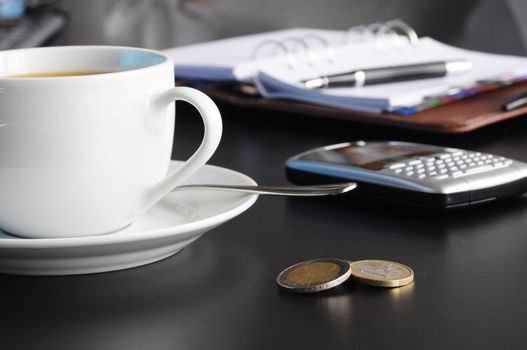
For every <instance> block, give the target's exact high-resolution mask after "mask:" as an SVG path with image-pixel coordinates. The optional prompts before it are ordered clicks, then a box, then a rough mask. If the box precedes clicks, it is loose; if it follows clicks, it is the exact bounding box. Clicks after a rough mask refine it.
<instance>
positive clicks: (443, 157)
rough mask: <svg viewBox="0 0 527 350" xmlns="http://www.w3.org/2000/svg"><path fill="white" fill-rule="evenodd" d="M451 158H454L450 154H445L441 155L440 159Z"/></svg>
mask: <svg viewBox="0 0 527 350" xmlns="http://www.w3.org/2000/svg"><path fill="white" fill-rule="evenodd" d="M450 157H452V155H451V154H450V153H443V154H440V155H439V159H448V158H450Z"/></svg>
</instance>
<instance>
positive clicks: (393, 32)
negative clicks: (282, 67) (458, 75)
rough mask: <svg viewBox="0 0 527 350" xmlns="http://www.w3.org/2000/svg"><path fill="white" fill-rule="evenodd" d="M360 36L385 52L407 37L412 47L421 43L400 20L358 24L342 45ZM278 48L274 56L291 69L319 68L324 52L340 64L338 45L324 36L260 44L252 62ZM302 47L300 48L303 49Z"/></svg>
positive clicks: (267, 41) (347, 32) (266, 41)
mask: <svg viewBox="0 0 527 350" xmlns="http://www.w3.org/2000/svg"><path fill="white" fill-rule="evenodd" d="M357 35H358V39H359V40H360V41H361V42H364V41H371V42H373V44H374V45H375V47H376V48H377V49H378V50H384V49H386V47H387V46H388V43H390V44H391V45H392V46H395V47H401V46H402V45H403V42H402V40H403V39H402V38H401V37H404V38H406V40H408V42H409V43H410V45H411V46H416V45H417V44H418V43H419V37H418V35H417V33H416V31H415V30H414V29H413V28H412V27H411V26H409V25H408V24H406V23H405V22H404V21H402V20H400V19H394V20H390V21H387V22H376V23H371V24H368V25H358V26H354V27H351V28H349V29H348V30H347V31H346V32H345V33H344V40H343V43H342V45H344V46H346V45H351V44H352V42H354V41H356V40H353V37H356V36H357ZM268 46H274V47H276V48H278V49H279V51H280V52H279V53H274V54H273V55H271V57H273V56H277V55H284V56H285V57H286V63H287V66H288V67H289V69H296V68H298V66H299V65H301V61H304V62H307V63H308V65H309V66H312V67H315V66H317V65H320V64H322V63H321V62H320V61H319V60H318V57H319V56H320V54H321V53H322V54H323V55H324V56H326V60H325V61H326V63H328V64H334V63H335V62H336V59H337V57H336V53H335V50H334V45H331V44H330V43H329V41H328V40H327V39H326V38H324V37H323V36H321V35H319V34H317V33H314V32H313V33H306V34H304V35H302V36H287V37H283V38H281V39H270V40H264V41H262V42H260V43H259V44H258V45H256V46H255V47H254V49H253V51H252V54H251V59H252V60H253V61H254V60H257V59H260V58H264V57H268V55H265V56H263V55H261V53H262V50H263V49H264V48H265V47H268ZM299 48H300V49H299Z"/></svg>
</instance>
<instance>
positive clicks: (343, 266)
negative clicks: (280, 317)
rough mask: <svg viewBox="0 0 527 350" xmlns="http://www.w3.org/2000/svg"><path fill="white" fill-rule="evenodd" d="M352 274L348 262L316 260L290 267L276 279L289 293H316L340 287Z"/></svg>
mask: <svg viewBox="0 0 527 350" xmlns="http://www.w3.org/2000/svg"><path fill="white" fill-rule="evenodd" d="M350 274H351V271H350V265H349V262H347V261H346V260H340V259H315V260H309V261H304V262H301V263H298V264H296V265H293V266H291V267H288V268H287V269H285V270H284V271H282V272H280V274H279V275H278V276H277V277H276V283H278V285H279V286H280V288H282V289H283V290H286V291H288V292H292V293H315V292H320V291H323V290H327V289H330V288H333V287H336V286H338V285H339V284H341V283H342V282H344V281H346V280H347V279H348V278H349V276H350Z"/></svg>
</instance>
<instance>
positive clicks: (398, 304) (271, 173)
mask: <svg viewBox="0 0 527 350" xmlns="http://www.w3.org/2000/svg"><path fill="white" fill-rule="evenodd" d="M220 109H221V110H222V113H223V116H224V133H223V138H222V142H221V145H220V147H219V148H218V150H217V152H216V154H215V155H214V157H213V158H212V159H211V161H210V163H211V164H215V165H219V166H223V167H227V168H231V169H234V170H237V171H240V172H242V173H244V174H247V175H249V176H251V177H252V178H253V179H255V180H256V181H257V182H258V183H261V184H269V185H271V184H287V183H288V182H287V179H286V177H285V173H284V168H283V165H284V161H285V160H286V159H287V158H288V157H289V156H291V155H294V154H297V153H299V152H301V151H303V150H307V149H310V148H314V147H318V146H323V145H328V144H333V143H339V142H345V141H353V140H359V139H362V140H374V139H393V140H403V141H415V142H423V143H431V144H438V145H445V146H452V147H460V148H467V149H473V150H478V151H484V152H489V153H494V154H498V155H503V156H508V157H511V158H515V159H518V160H522V161H526V162H527V153H526V152H525V150H527V137H526V136H525V135H526V134H527V119H522V118H519V119H517V120H513V121H508V122H504V123H501V124H499V125H495V126H492V127H487V128H485V129H482V130H478V131H475V132H472V133H469V134H461V135H441V134H430V133H425V132H416V131H408V130H402V129H396V128H382V127H379V126H368V125H364V124H356V123H346V122H342V121H327V120H325V121H322V120H319V119H315V118H309V117H303V116H300V115H290V114H286V113H284V114H276V113H275V114H270V113H266V112H262V111H254V110H244V109H237V108H232V107H228V106H220ZM176 124H177V130H176V133H175V146H174V153H173V157H174V158H175V159H184V158H186V157H188V155H189V154H191V152H192V151H193V149H195V148H196V146H197V145H198V140H199V139H200V137H201V133H202V126H201V123H200V122H199V120H198V118H197V117H196V114H195V112H194V111H193V110H192V109H190V108H188V107H186V106H184V105H181V106H180V105H179V104H178V116H177V123H176ZM526 226H527V197H523V196H522V197H519V198H516V199H513V200H509V201H503V202H498V203H494V204H493V205H488V206H483V207H478V208H473V209H470V210H463V211H454V212H446V213H438V212H423V211H417V210H413V209H410V208H402V207H394V206H392V205H388V204H384V203H379V202H368V201H366V200H363V199H358V198H356V197H354V196H353V193H349V194H347V195H345V196H341V197H333V198H309V199H299V198H284V197H263V196H262V197H260V198H259V199H258V201H257V202H256V204H255V205H254V206H253V207H251V208H250V209H249V210H248V211H246V212H245V213H243V214H242V215H240V216H238V217H236V218H235V219H233V220H231V221H229V222H227V223H225V224H224V225H222V226H220V227H218V228H215V229H214V230H212V231H210V232H208V233H207V234H205V235H204V236H202V237H201V238H200V239H199V240H197V241H195V242H194V243H192V244H191V245H189V246H188V247H186V248H185V249H183V250H182V251H181V252H179V253H178V254H176V255H174V256H172V257H170V258H167V259H165V260H162V261H160V262H157V263H153V264H150V265H147V266H143V267H138V268H133V269H128V270H123V271H117V272H109V273H100V274H91V275H81V276H59V277H31V276H9V275H0V348H2V349H91V350H93V349H115V350H117V349H126V350H132V349H285V348H288V349H383V348H394V349H413V348H415V349H445V348H452V349H459V348H465V349H472V348H474V349H475V348H485V349H496V348H499V349H509V348H510V349H512V348H518V349H523V348H525V344H526V343H527V292H526V291H527V272H526V270H525V267H526V265H527V264H526V263H527V232H526V231H527V228H526ZM324 257H335V258H344V259H350V260H356V259H364V258H379V259H387V260H393V261H398V262H402V263H404V264H407V265H409V266H411V267H412V268H413V269H414V271H415V283H414V284H412V285H409V286H405V287H402V288H396V289H380V288H374V287H365V286H360V285H356V284H353V283H345V284H344V285H342V286H340V287H338V288H336V289H334V290H331V291H327V292H324V293H319V294H314V295H291V294H287V293H283V292H280V291H279V290H278V288H277V286H276V284H275V278H276V275H277V274H278V273H279V272H280V271H281V270H282V269H284V268H285V267H287V266H290V265H292V264H294V263H297V262H300V261H303V260H308V259H314V258H324Z"/></svg>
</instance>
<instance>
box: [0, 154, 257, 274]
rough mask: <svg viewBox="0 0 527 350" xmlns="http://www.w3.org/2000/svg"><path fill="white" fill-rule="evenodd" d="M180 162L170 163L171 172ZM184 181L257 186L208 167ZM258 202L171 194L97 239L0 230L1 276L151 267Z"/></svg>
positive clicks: (208, 193)
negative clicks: (35, 235)
mask: <svg viewBox="0 0 527 350" xmlns="http://www.w3.org/2000/svg"><path fill="white" fill-rule="evenodd" d="M181 163H182V162H179V161H172V162H171V164H170V166H171V170H173V169H175V168H177V167H178V166H179V165H180V164H181ZM186 183H196V184H197V183H218V184H221V183H224V184H240V185H255V184H256V183H255V182H254V181H253V180H252V179H251V178H250V177H248V176H246V175H243V174H241V173H238V172H236V171H233V170H229V169H225V168H220V167H217V166H211V165H205V166H204V167H202V168H201V169H200V170H199V171H198V172H197V173H196V174H195V175H193V176H192V178H191V179H189V180H188V181H187V182H186ZM257 198H258V195H255V194H243V193H234V192H226V191H214V190H182V191H179V192H178V191H175V192H171V193H170V194H168V195H167V196H166V197H165V198H164V199H162V200H161V201H159V202H158V203H157V204H156V205H154V206H153V207H152V208H150V209H149V210H148V211H147V212H146V213H145V214H143V215H142V216H140V217H139V218H138V219H137V220H136V221H135V222H134V223H133V224H132V225H130V226H129V227H127V228H126V229H124V230H122V231H119V232H116V233H112V234H107V235H101V236H89V237H72V238H49V239H40V238H39V239H27V238H18V237H13V236H10V235H8V234H6V233H4V232H2V231H0V273H9V274H20V275H72V274H85V273H94V272H104V271H114V270H121V269H126V268H130V267H135V266H140V265H145V264H148V263H152V262H154V261H158V260H161V259H164V258H166V257H169V256H171V255H173V254H175V253H177V252H178V251H180V250H181V249H182V248H183V247H185V246H186V245H188V244H190V243H192V242H193V241H194V240H196V239H197V238H199V237H200V236H201V235H202V234H204V233H205V232H206V231H208V230H210V229H212V228H214V227H216V226H218V225H220V224H222V223H224V222H226V221H227V220H230V219H232V218H234V217H235V216H237V215H239V214H241V213H243V212H244V211H245V210H247V209H248V208H249V207H250V206H251V205H253V204H254V202H255V201H256V199H257Z"/></svg>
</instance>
